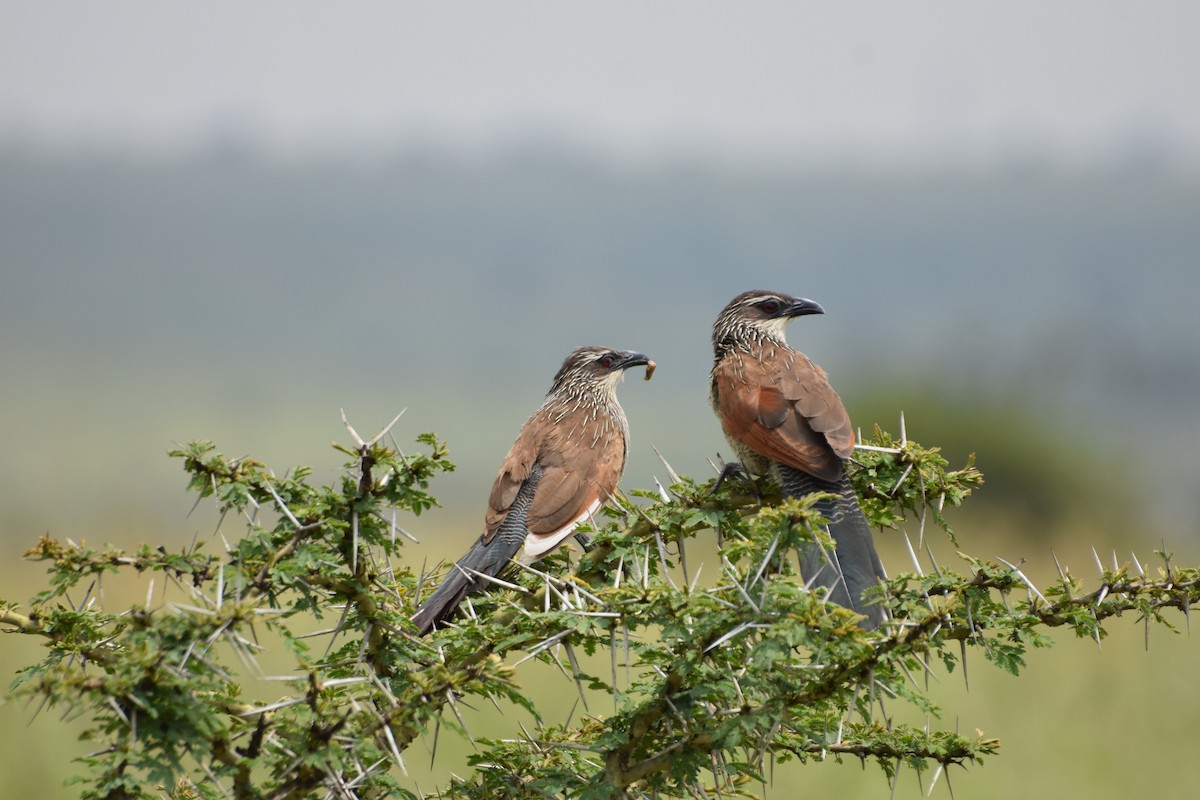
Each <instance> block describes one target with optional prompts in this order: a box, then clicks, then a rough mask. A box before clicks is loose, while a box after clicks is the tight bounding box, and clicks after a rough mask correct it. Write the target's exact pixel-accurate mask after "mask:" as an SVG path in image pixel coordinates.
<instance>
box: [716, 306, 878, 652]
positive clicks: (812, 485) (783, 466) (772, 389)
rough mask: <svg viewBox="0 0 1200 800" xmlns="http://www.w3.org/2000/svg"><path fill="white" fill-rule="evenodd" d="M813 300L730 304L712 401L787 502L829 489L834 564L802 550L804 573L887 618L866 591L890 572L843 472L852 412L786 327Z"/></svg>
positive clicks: (743, 454)
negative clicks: (869, 600) (793, 343)
mask: <svg viewBox="0 0 1200 800" xmlns="http://www.w3.org/2000/svg"><path fill="white" fill-rule="evenodd" d="M824 313H825V311H824V309H822V308H821V306H819V305H818V304H817V303H814V302H813V301H811V300H805V299H803V298H799V297H792V296H790V295H787V294H782V293H780V292H765V291H751V292H745V293H743V294H740V295H738V296H737V297H735V298H733V300H732V301H730V303H729V305H727V306H726V307H725V310H723V311H722V312H721V314H720V315H719V316H718V317H717V321H716V323H715V324H714V325H713V335H712V339H713V351H714V354H715V361H714V363H713V368H712V373H711V388H710V401H711V403H712V407H713V411H714V412H716V414H717V417H718V418H720V420H721V427H722V428H724V429H725V436H726V438H727V439H728V440H729V443H730V445H731V446H732V447H733V448H734V450H735V451H736V453H737V455H738V457H739V458H740V459H741V462H742V464H743V465H745V466H746V467H747V468H748V469H750V470H751V471H753V472H755V473H757V474H760V475H763V474H771V475H773V476H774V477H775V478H776V479H778V481H779V483H780V486H781V488H782V489H783V492H784V494H785V495H786V496H788V497H803V496H805V495H808V494H811V493H813V492H830V493H832V494H834V495H836V500H827V501H822V502H821V503H819V504H818V506H817V508H818V510H819V511H820V512H821V514H822V515H823V516H824V517H825V518H826V519H828V520H829V533H830V535H831V536H832V537H833V540H834V543H835V545H836V546H835V550H834V552H833V553H831V554H829V561H828V563H827V562H825V561H824V560H823V559H822V557H821V549H820V548H819V547H817V546H816V545H815V544H814V545H811V546H809V547H807V548H806V549H805V551H804V552H802V553H801V558H800V569H801V572H802V573H803V575H804V577H805V580H807V581H809V582H810V584H811V585H813V586H814V587H825V588H826V589H827V590H828V597H829V599H830V600H832V601H833V602H835V603H837V604H839V605H842V606H845V607H847V608H852V609H854V610H855V611H857V612H858V613H860V614H863V615H864V616H866V618H867V619H866V620H865V621H864V622H863V626H864V627H870V628H874V627H877V626H878V625H879V624H880V623H881V622H882V621H883V610H882V609H881V608H880V607H879V606H878V605H875V604H873V603H867V602H865V601H864V599H863V592H864V591H866V590H867V589H869V588H871V587H873V586H875V585H876V584H877V583H878V582H879V580H880V579H881V578H885V577H886V575H885V573H884V570H883V564H882V563H880V561H879V556H878V554H876V552H875V543H874V540H873V538H872V535H871V528H870V526H868V525H867V521H866V518H864V517H863V513H862V509H861V508H860V507H859V505H858V498H857V496H856V495H855V494H854V489H853V487H852V486H851V485H850V479H849V477H848V476H847V474H846V469H845V464H844V462H845V460H846V459H848V458H849V457H850V455H851V453H852V452H853V451H854V430H853V428H852V427H851V425H850V416H849V414H847V413H846V407H845V406H844V405H842V400H841V398H840V397H838V395H837V392H835V391H834V390H833V387H832V386H830V385H829V379H828V378H827V377H826V375H825V371H824V370H822V369H821V368H820V367H818V366H817V365H816V364H814V363H813V362H812V361H810V360H809V359H808V357H807V356H806V355H804V354H803V353H801V352H798V351H796V350H793V349H792V348H791V347H789V346H788V344H787V341H786V340H785V338H784V328H785V327H786V326H787V324H788V323H789V322H791V321H792V320H793V319H795V318H796V317H801V316H805V315H807V314H824Z"/></svg>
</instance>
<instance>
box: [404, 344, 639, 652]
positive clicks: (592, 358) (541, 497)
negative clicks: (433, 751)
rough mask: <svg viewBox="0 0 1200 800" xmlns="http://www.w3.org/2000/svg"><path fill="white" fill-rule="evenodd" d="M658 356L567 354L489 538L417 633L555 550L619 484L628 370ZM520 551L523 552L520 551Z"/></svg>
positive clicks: (424, 613)
mask: <svg viewBox="0 0 1200 800" xmlns="http://www.w3.org/2000/svg"><path fill="white" fill-rule="evenodd" d="M634 366H645V367H646V377H647V379H649V377H650V374H651V373H652V372H653V371H654V362H653V361H651V360H650V359H649V358H647V357H646V356H644V355H642V354H641V353H634V352H630V351H626V350H609V349H607V348H604V347H580V348H578V349H576V350H575V351H574V352H572V353H571V354H570V355H569V356H567V358H566V360H565V361H563V364H562V367H561V368H560V369H559V370H558V374H557V375H555V376H554V383H553V384H552V385H551V386H550V392H549V393H548V394H547V395H546V401H545V402H544V403H542V407H541V408H539V409H538V410H537V411H536V412H534V414H533V416H532V417H530V418H529V419H528V420H527V421H526V422H525V425H524V426H523V427H522V428H521V432H520V433H519V434H517V441H516V442H515V443H514V444H513V446H512V449H510V450H509V451H508V456H507V457H506V458H505V459H504V463H503V464H501V465H500V474H499V475H497V476H496V482H495V483H493V484H492V494H491V497H490V498H489V499H488V508H487V513H486V514H485V515H484V520H483V535H482V536H480V537H479V540H478V541H476V542H475V544H474V545H472V547H471V549H470V550H468V551H467V553H466V555H464V556H463V557H462V558H460V559H459V560H458V562H457V564H455V566H454V567H452V568H451V570H450V573H449V574H448V575H447V576H446V578H445V580H444V581H443V582H442V585H441V586H439V587H438V589H437V591H435V592H434V593H433V595H432V596H431V597H430V598H429V599H428V600H426V601H425V603H424V604H423V605H422V606H421V607H420V608H419V609H417V612H416V613H415V614H413V617H412V619H413V622H415V623H416V625H417V629H418V630H419V631H420V633H421V634H425V633H427V632H428V631H429V630H431V629H432V628H433V626H434V625H435V624H437V623H440V622H442V621H444V620H445V619H446V618H448V617H449V616H450V615H451V614H453V613H454V609H455V608H457V607H458V604H459V603H461V602H462V599H463V598H464V597H466V596H467V595H468V594H470V593H472V592H476V591H481V590H483V589H486V588H487V586H488V584H489V583H490V582H489V581H488V580H487V579H486V578H480V577H478V576H477V575H476V574H475V573H482V574H483V575H487V576H491V577H495V576H497V575H499V574H500V573H501V572H502V571H504V570H505V569H506V568H507V567H509V566H510V561H511V560H512V559H514V558H517V559H518V560H519V561H520V562H521V563H524V564H531V563H533V562H534V561H537V560H538V559H539V558H541V557H543V556H545V555H546V554H547V553H549V552H550V551H551V550H553V549H554V548H556V547H558V546H559V545H560V544H562V543H563V541H564V540H566V539H567V537H569V536H570V535H571V533H572V532H573V531H574V530H575V527H576V526H577V525H578V524H579V523H580V522H583V521H584V520H587V519H588V518H590V517H591V516H592V515H593V514H595V513H596V512H597V511H598V510H599V509H600V506H602V505H603V504H604V503H605V502H606V501H607V500H608V499H609V498H610V497H611V496H612V494H613V492H615V491H616V489H617V481H619V480H620V478H621V472H622V470H624V468H625V453H626V449H627V441H628V439H629V423H628V422H626V420H625V412H624V410H623V409H622V408H621V404H620V403H618V402H617V384H618V383H620V381H621V379H622V378H623V377H624V375H625V370H627V369H629V368H630V367H634ZM518 551H520V555H518Z"/></svg>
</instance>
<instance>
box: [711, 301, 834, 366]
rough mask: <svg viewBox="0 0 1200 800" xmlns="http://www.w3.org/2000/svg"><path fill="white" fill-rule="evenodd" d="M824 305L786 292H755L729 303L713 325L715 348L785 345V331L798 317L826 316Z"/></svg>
mask: <svg viewBox="0 0 1200 800" xmlns="http://www.w3.org/2000/svg"><path fill="white" fill-rule="evenodd" d="M824 313H825V309H823V308H821V306H820V304H818V303H815V302H813V301H812V300H806V299H804V298H803V297H793V296H792V295H790V294H784V293H783V292H767V291H763V290H761V289H755V290H752V291H749V292H742V293H741V294H739V295H738V296H737V297H735V298H733V299H732V300H730V301H729V305H727V306H725V308H724V310H722V311H721V313H720V314H718V315H717V321H716V322H715V323H713V347H714V348H715V349H716V351H717V355H718V356H719V355H720V354H721V352H722V350H723V349H727V348H729V347H731V346H734V345H736V344H738V343H739V342H745V343H749V342H763V341H777V342H781V343H782V342H783V341H784V333H783V331H784V328H786V327H787V324H788V323H789V322H791V321H792V320H793V319H795V318H796V317H803V316H806V315H808V314H824Z"/></svg>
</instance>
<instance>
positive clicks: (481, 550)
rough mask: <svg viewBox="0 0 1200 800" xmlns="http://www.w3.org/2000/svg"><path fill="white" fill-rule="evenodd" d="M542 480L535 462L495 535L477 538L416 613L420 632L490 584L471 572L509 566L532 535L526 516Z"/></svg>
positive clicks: (496, 572) (487, 572)
mask: <svg viewBox="0 0 1200 800" xmlns="http://www.w3.org/2000/svg"><path fill="white" fill-rule="evenodd" d="M541 479H542V467H541V466H540V465H534V468H533V469H532V470H531V471H530V473H529V477H528V478H526V479H525V482H524V483H523V484H521V488H520V489H519V490H518V491H517V497H516V499H515V500H513V503H512V505H511V506H510V507H509V509H508V515H507V516H506V517H505V518H504V522H502V523H500V527H499V528H498V529H497V530H496V534H495V535H494V536H492V538H491V539H489V540H488V541H487V542H484V540H483V537H482V536H481V537H480V538H479V539H478V540H476V542H475V544H473V545H471V549H470V550H468V551H467V552H466V555H464V556H463V557H462V558H460V559H459V560H458V562H457V563H456V564H455V566H453V567H451V568H450V572H449V574H448V575H446V578H445V580H443V581H442V585H441V586H439V587H438V588H437V591H436V592H434V593H433V595H432V596H430V598H429V599H428V600H426V601H425V602H424V603H422V604H421V607H420V608H418V609H417V612H416V613H415V614H413V616H412V620H413V622H414V623H415V624H416V626H417V632H418V633H419V634H420V635H422V636H424V635H425V634H426V633H429V631H431V630H433V626H434V625H436V624H438V623H440V622H443V621H445V620H446V619H448V618H449V617H450V616H451V615H452V614H453V613H454V610H455V609H456V608H458V604H459V603H461V602H462V601H463V598H464V597H466V596H467V595H468V594H471V593H473V592H479V591H484V590H486V589H487V588H488V586H490V585H491V582H490V581H488V580H486V579H484V578H479V577H476V576H475V575H474V574H473V572H472V571H474V572H480V573H482V574H484V575H488V576H490V577H493V578H494V577H496V576H497V575H499V574H500V573H501V572H503V571H504V570H505V569H507V568H508V566H509V565H510V564H511V562H512V558H513V556H515V555H516V554H517V551H518V550H520V549H521V546H522V545H524V544H525V537H526V536H528V535H529V529H528V528H527V527H526V526H525V516H526V514H527V513H528V512H529V505H530V503H532V502H533V494H534V492H535V491H536V490H537V485H538V481H540V480H541Z"/></svg>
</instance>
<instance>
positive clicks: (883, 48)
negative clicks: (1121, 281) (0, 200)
mask: <svg viewBox="0 0 1200 800" xmlns="http://www.w3.org/2000/svg"><path fill="white" fill-rule="evenodd" d="M1198 33H1200V3H1196V2H1194V0H1181V1H1176V0H1172V1H1170V2H1150V3H1147V2H1096V1H1095V0H1086V1H1084V0H1078V1H1076V2H1064V1H1063V0H1039V2H969V3H967V2H924V1H923V2H912V1H907V2H902V3H897V2H889V3H883V2H880V3H866V2H845V3H842V2H839V3H819V4H817V3H804V2H752V3H739V4H736V5H735V4H732V3H715V2H696V1H695V0H687V1H686V2H604V3H588V4H584V3H563V2H551V1H547V2H505V3H493V2H437V3H433V2H431V3H410V2H364V3H349V2H346V3H328V2H320V3H317V2H296V1H295V0H275V1H273V2H245V1H244V0H234V1H229V0H218V1H216V2H213V1H212V0H210V1H208V2H177V1H160V2H126V1H124V0H120V1H112V0H110V1H109V2H95V1H94V0H93V1H91V2H52V1H47V0H42V1H41V2H36V3H30V2H17V1H16V0H0V141H3V140H5V139H7V140H12V139H17V140H18V141H32V142H35V143H41V144H46V145H52V146H56V147H58V146H61V147H68V148H71V147H76V146H94V145H102V146H120V147H124V148H131V149H141V148H147V149H151V150H156V151H168V152H169V151H173V150H176V149H179V148H188V147H193V146H196V145H198V144H203V143H204V142H206V141H208V140H210V139H211V138H212V137H214V136H224V137H234V138H241V139H246V140H249V141H251V142H257V143H261V144H264V145H265V146H267V147H269V148H271V149H272V150H276V151H278V152H281V153H292V154H296V153H299V154H303V153H306V152H309V151H312V150H320V149H339V150H345V149H353V150H363V149H369V148H373V147H377V146H384V147H395V146H398V145H405V144H411V143H426V144H428V143H438V144H442V145H447V146H451V147H462V148H479V147H482V148H491V147H497V146H501V147H502V146H507V145H511V144H514V143H516V142H520V141H523V140H525V139H527V138H533V139H534V140H535V141H536V140H545V139H549V138H553V137H559V136H561V137H565V138H566V139H567V140H569V141H572V142H574V143H576V144H580V145H583V146H585V147H588V148H591V149H595V150H598V151H601V152H606V153H612V154H615V155H625V156H636V157H651V158H656V157H660V156H662V155H664V154H688V155H702V156H703V155H716V156H721V157H732V158H748V159H759V158H762V159H771V158H780V157H782V158H789V159H798V160H814V159H817V160H820V159H829V158H834V159H843V160H863V159H865V160H877V161H888V160H891V159H899V160H934V161H936V160H940V159H943V158H950V159H957V160H967V161H971V160H983V161H987V160H991V159H996V158H1008V157H1011V156H1014V155H1018V156H1019V155H1028V154H1031V153H1042V154H1048V155H1050V156H1052V157H1055V158H1061V159H1068V160H1070V159H1078V160H1083V161H1086V160H1090V159H1094V158H1106V157H1110V156H1113V155H1117V156H1122V155H1128V154H1129V153H1130V152H1137V151H1142V150H1145V151H1155V150H1157V149H1160V148H1166V149H1169V150H1170V151H1172V152H1174V153H1175V154H1177V155H1181V156H1183V157H1185V158H1186V159H1187V160H1188V161H1190V162H1192V163H1200V92H1198V91H1197V89H1196V85H1197V79H1198V77H1200V46H1198V45H1197V35H1198Z"/></svg>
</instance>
